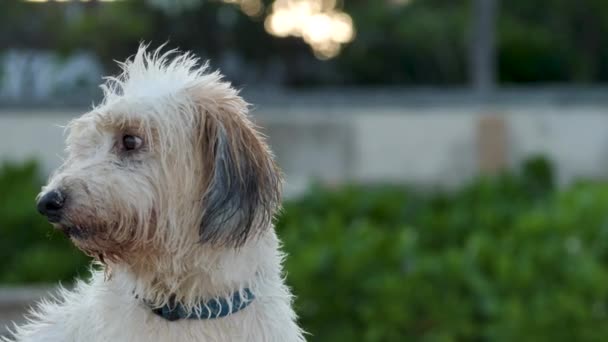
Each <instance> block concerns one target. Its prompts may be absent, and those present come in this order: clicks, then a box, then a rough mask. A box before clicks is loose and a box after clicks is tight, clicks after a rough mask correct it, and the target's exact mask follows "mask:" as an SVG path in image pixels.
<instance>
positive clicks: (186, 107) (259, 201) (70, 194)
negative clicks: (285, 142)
mask: <svg viewBox="0 0 608 342" xmlns="http://www.w3.org/2000/svg"><path fill="white" fill-rule="evenodd" d="M121 66H122V68H123V73H122V74H121V75H120V76H118V77H109V78H108V79H107V80H106V82H105V84H104V85H103V86H102V88H103V91H104V95H105V98H104V100H103V102H102V103H101V104H100V105H99V106H97V107H95V108H94V109H93V110H91V111H90V112H89V113H86V114H84V115H83V116H81V117H79V118H77V119H75V120H73V121H72V122H71V123H70V124H69V125H68V130H69V135H68V138H67V146H68V147H67V152H68V153H67V155H68V157H67V159H66V161H65V163H64V164H63V165H62V166H61V167H60V168H59V170H58V171H57V172H56V173H55V174H54V175H53V176H52V177H51V179H50V181H49V183H48V185H46V186H45V187H44V188H43V191H42V193H41V197H42V196H44V195H46V194H48V193H49V192H52V191H59V192H61V194H62V196H63V197H64V198H62V200H63V201H64V204H63V206H62V208H61V215H60V217H55V218H54V219H53V220H51V221H53V225H54V226H55V227H56V228H57V229H60V230H62V231H63V232H64V233H66V235H68V236H69V237H70V239H71V240H72V241H73V243H74V244H75V245H76V246H77V247H78V248H80V249H81V250H82V251H84V252H85V253H87V254H88V255H90V256H92V257H94V258H95V259H96V260H98V263H99V264H101V265H102V269H101V270H98V271H93V275H92V278H91V280H90V281H87V282H79V283H77V285H76V286H75V288H74V289H73V290H72V291H67V290H62V291H61V293H60V295H59V296H57V298H54V299H53V300H50V301H45V302H43V303H41V304H40V305H39V306H38V307H37V308H36V309H35V310H34V311H33V312H32V313H31V315H30V317H29V322H28V323H27V324H25V325H23V326H20V327H14V329H13V330H14V332H13V337H12V339H11V340H16V341H79V342H84V341H87V342H94V341H112V342H117V341H131V342H137V341H277V342H289V341H304V338H303V334H302V331H301V330H300V328H299V327H298V325H297V323H296V315H295V313H294V311H293V310H292V308H291V302H292V295H291V293H290V291H289V289H288V288H287V287H286V286H285V284H284V281H283V278H282V271H281V262H282V259H283V254H282V253H281V252H280V250H279V247H280V243H279V241H278V239H277V236H276V235H275V232H274V228H273V225H272V218H273V216H274V214H275V213H276V211H277V210H278V207H279V204H280V199H281V182H282V180H281V174H280V172H279V170H278V168H277V167H276V165H275V163H274V161H273V156H272V154H271V152H270V151H269V150H268V147H267V145H266V143H265V142H264V140H263V139H262V137H261V136H260V134H259V133H258V132H257V131H256V130H255V128H254V126H253V124H252V123H251V122H250V120H249V119H248V104H247V103H246V102H244V101H243V99H241V97H239V95H238V92H237V91H236V90H234V89H233V88H232V87H231V86H230V84H229V83H226V82H224V81H222V77H221V75H220V74H219V73H217V72H213V73H210V72H207V70H206V69H207V67H206V65H204V66H200V65H199V64H198V60H197V59H196V58H194V57H193V56H192V55H190V54H187V53H186V54H180V53H176V52H175V51H170V52H167V53H164V54H162V53H160V52H159V50H156V51H155V52H152V53H149V52H147V51H146V48H145V47H140V49H139V50H138V52H137V54H136V55H135V56H134V57H133V58H132V59H131V60H129V61H127V62H125V63H122V64H121ZM245 289H249V290H250V291H251V292H252V293H253V294H254V295H255V299H254V300H253V302H252V303H251V304H250V305H249V306H247V307H246V308H244V309H242V310H240V311H238V312H235V313H232V314H231V315H229V316H227V317H223V318H215V319H201V320H199V319H191V320H188V319H182V320H178V321H174V322H170V321H168V320H165V319H163V318H161V317H159V316H157V315H155V314H154V313H153V312H152V310H151V308H150V306H153V307H160V306H163V305H165V304H167V303H168V302H170V301H171V300H173V299H172V298H174V299H175V300H177V301H178V302H180V303H181V304H182V305H183V306H184V307H186V308H188V309H193V310H197V309H200V305H201V304H200V303H201V302H204V301H206V300H211V299H213V298H218V297H224V298H226V300H227V301H230V298H232V294H233V293H235V291H237V292H238V291H241V293H243V292H244V291H245ZM144 300H145V302H144ZM7 341H8V340H7Z"/></svg>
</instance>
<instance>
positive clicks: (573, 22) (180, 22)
mask: <svg viewBox="0 0 608 342" xmlns="http://www.w3.org/2000/svg"><path fill="white" fill-rule="evenodd" d="M231 1H232V0H231ZM235 1H236V0H235ZM235 1H232V2H234V4H227V3H224V2H222V1H219V0H217V1H211V0H209V1H205V0H180V1H179V2H175V1H169V0H130V1H121V2H114V3H106V2H104V3H101V2H99V1H89V2H80V1H78V2H76V1H73V2H61V3H59V2H49V3H44V4H32V3H25V2H21V1H9V2H6V3H3V4H2V11H0V47H1V49H3V50H4V49H42V50H49V49H59V50H60V51H61V52H62V53H72V52H73V51H76V50H82V49H85V50H92V51H94V52H95V53H96V54H97V55H99V56H100V59H101V60H102V61H103V62H104V64H105V65H107V66H110V65H113V62H112V61H113V60H120V59H124V58H125V57H126V56H128V55H130V54H132V53H133V51H134V49H135V47H136V46H137V45H138V44H139V42H140V41H142V40H143V41H151V42H153V43H154V44H155V45H158V44H161V43H163V42H165V41H169V42H170V46H172V47H174V46H179V47H180V48H182V49H184V50H193V51H195V52H197V53H198V54H200V55H202V56H203V57H204V58H212V62H213V65H215V66H222V68H223V69H230V68H226V65H227V64H230V65H236V66H238V67H236V68H233V69H234V70H235V71H234V73H233V75H230V77H231V78H233V79H236V80H237V81H238V80H239V79H240V81H241V82H247V83H256V84H259V83H264V82H267V83H273V84H276V83H282V84H284V85H288V86H310V85H327V84H329V85H343V84H357V85H376V84H383V85H387V84H388V85H391V84H395V85H397V84H399V85H403V84H415V85H424V84H435V85H444V86H445V85H448V86H449V85H464V84H466V83H467V82H468V80H470V79H471V75H473V73H474V71H475V70H478V71H477V72H475V75H482V72H481V71H480V70H486V72H484V73H483V74H485V75H487V76H484V77H483V79H486V78H487V79H492V76H491V74H492V73H491V71H489V70H492V66H491V61H492V60H493V58H492V57H491V56H492V54H493V53H492V49H491V46H492V45H493V44H492V42H491V41H487V44H483V45H484V46H487V47H490V48H489V49H483V50H482V49H480V50H479V51H482V52H483V51H485V52H483V53H482V52H479V51H478V53H479V55H480V56H481V55H482V54H483V55H484V56H486V57H485V58H484V59H483V60H485V61H486V62H474V63H470V62H469V58H470V56H471V51H472V50H475V51H477V49H472V47H471V44H470V41H471V40H470V38H471V37H474V36H472V35H471V32H470V29H471V23H472V20H471V19H472V13H474V9H475V8H477V7H479V6H477V7H474V6H473V5H474V4H478V5H479V4H482V5H484V4H489V5H490V6H489V7H488V9H489V11H488V13H489V14H490V16H489V17H488V16H477V17H478V18H480V20H479V21H478V22H479V23H482V21H483V20H481V18H485V17H487V18H488V19H490V20H489V21H483V22H485V23H486V24H484V25H483V26H488V27H493V26H494V25H493V24H491V22H492V20H491V17H492V12H493V11H492V6H491V4H492V2H488V1H497V0H483V1H482V0H475V1H477V2H474V1H472V0H424V1H422V0H382V1H373V2H372V1H369V0H348V1H344V2H343V5H344V6H343V7H344V11H345V12H347V13H348V14H349V15H350V16H351V17H352V18H353V21H354V25H355V27H356V37H355V40H354V41H353V42H352V43H350V44H347V45H346V46H345V47H344V49H343V50H342V52H341V54H340V55H338V56H337V57H336V58H334V59H331V60H329V61H319V60H317V59H316V58H315V57H314V55H313V54H312V53H311V50H310V48H309V47H308V46H307V45H306V44H305V43H303V42H302V40H301V39H299V38H293V37H292V38H277V37H273V36H271V35H269V34H268V33H267V32H266V31H265V30H264V16H265V14H267V13H268V12H267V11H268V9H269V8H270V7H271V5H272V4H273V2H274V0H264V1H263V3H262V5H263V6H262V8H265V9H266V10H267V11H266V12H264V11H260V12H259V13H260V14H259V15H253V16H248V15H246V14H244V12H243V11H242V7H241V6H240V5H238V4H240V2H239V3H238V4H236V2H235ZM479 8H481V7H479ZM488 23H489V24H488ZM480 27H481V26H480ZM477 31H478V32H479V33H480V34H481V35H482V36H485V37H486V39H474V41H476V42H478V43H479V42H483V41H486V40H487V38H489V37H491V36H492V35H491V34H490V30H488V29H478V30H477ZM482 38H483V37H482ZM477 46H478V47H479V46H481V45H477ZM495 46H496V51H495V54H496V77H497V78H498V81H499V82H501V83H530V82H579V83H591V82H605V81H608V2H607V1H605V0H584V1H570V0H555V1H553V2H551V4H550V5H548V4H547V2H546V1H543V0H510V1H504V2H502V3H501V6H500V15H498V14H496V44H495ZM481 60H482V59H480V61H481ZM472 65H475V66H478V67H479V69H472V68H470V66H472ZM483 65H485V67H483V68H482V66H483ZM481 79H482V77H481V76H480V78H479V80H478V82H482V81H480V80H481ZM483 82H486V81H483Z"/></svg>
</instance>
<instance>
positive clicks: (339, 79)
mask: <svg viewBox="0 0 608 342" xmlns="http://www.w3.org/2000/svg"><path fill="white" fill-rule="evenodd" d="M142 41H143V42H149V43H151V44H152V46H154V47H156V46H159V45H161V44H162V43H165V42H168V43H167V48H174V47H179V48H180V49H182V50H192V51H194V52H195V53H196V54H198V55H199V56H201V57H202V58H203V59H205V60H207V59H208V60H209V62H210V65H211V67H212V68H214V69H215V68H219V69H221V70H222V72H223V73H224V74H225V75H226V76H227V78H228V79H229V80H231V81H233V82H234V84H235V85H236V86H237V87H239V88H242V89H243V95H244V96H245V97H246V99H247V100H248V101H249V102H251V103H253V104H254V111H253V116H254V120H255V121H256V122H257V123H258V124H260V125H261V126H262V127H263V131H264V133H265V134H267V135H268V136H269V141H270V144H271V145H272V148H273V150H274V151H275V152H276V155H277V159H278V162H279V164H280V165H281V167H282V168H283V169H284V171H285V173H286V178H287V183H286V199H285V203H284V211H283V212H282V214H281V215H280V217H278V218H277V229H278V232H279V235H280V236H281V238H282V239H283V241H284V249H285V251H286V252H287V253H288V254H289V258H288V259H287V261H286V271H287V275H288V277H287V279H288V282H289V284H290V286H292V287H293V289H294V292H295V293H296V294H297V299H296V302H295V304H296V310H297V312H298V314H299V316H300V320H301V324H302V326H303V327H304V329H305V330H307V331H308V332H310V333H311V336H310V337H309V338H310V340H311V341H606V340H608V180H607V179H608V178H607V177H606V176H607V175H608V88H607V87H606V81H608V2H607V1H605V0H579V1H572V0H553V1H547V0H509V1H499V0H374V1H372V0H222V1H220V0H215V1H213V0H147V1H144V0H122V1H120V0H119V1H110V0H105V1H101V0H86V1H85V0H79V1H76V0H73V1H68V0H62V1H59V0H56V1H47V0H31V1H18V0H2V3H1V4H0V165H2V166H0V336H2V334H3V333H5V330H4V328H3V327H4V325H5V324H8V323H9V322H10V321H11V320H13V319H16V320H19V319H20V317H21V315H22V313H23V312H24V308H26V307H27V306H28V305H31V303H32V301H34V300H36V299H38V298H40V296H44V295H45V294H47V293H48V291H49V290H50V289H52V288H53V286H55V285H56V284H57V283H58V282H59V281H61V282H63V283H64V284H65V285H66V286H68V287H69V286H70V283H71V281H72V279H73V278H74V277H75V276H80V277H85V278H86V277H87V266H86V265H87V263H88V260H87V259H86V258H85V257H84V256H82V255H81V253H79V252H78V251H76V250H74V248H73V247H72V246H71V245H70V243H69V242H68V241H66V240H65V238H63V236H61V235H59V234H56V233H54V232H53V231H52V229H51V227H50V226H49V225H48V224H47V223H46V222H45V220H44V219H43V218H42V217H40V216H39V215H37V213H36V212H35V208H34V198H35V196H36V194H37V193H38V191H39V189H40V186H41V185H42V184H43V183H44V180H45V179H46V177H47V176H48V174H49V172H51V170H53V169H54V168H55V167H57V166H58V165H59V163H60V161H61V156H62V154H63V131H62V128H61V127H60V126H61V125H63V124H65V123H66V122H67V121H68V120H70V119H71V118H74V117H75V116H78V115H79V114H81V113H83V112H85V111H87V110H88V109H89V108H91V104H92V103H97V102H99V100H100V96H101V91H100V89H99V88H98V85H99V83H100V82H101V81H102V76H103V75H109V74H112V73H115V72H116V71H117V70H118V68H117V65H116V63H115V62H114V61H115V60H119V61H121V60H124V59H125V58H127V57H128V56H130V55H132V54H133V53H134V52H135V51H136V49H137V46H138V45H139V43H140V42H142Z"/></svg>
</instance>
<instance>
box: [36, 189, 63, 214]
mask: <svg viewBox="0 0 608 342" xmlns="http://www.w3.org/2000/svg"><path fill="white" fill-rule="evenodd" d="M64 204H65V195H64V194H63V193H62V192H61V191H59V190H51V191H49V192H47V193H46V194H44V196H42V197H40V199H39V200H38V203H37V205H36V208H37V209H38V211H39V212H40V213H41V214H42V215H44V216H46V217H47V218H48V220H49V221H51V222H59V220H61V210H62V209H63V205H64Z"/></svg>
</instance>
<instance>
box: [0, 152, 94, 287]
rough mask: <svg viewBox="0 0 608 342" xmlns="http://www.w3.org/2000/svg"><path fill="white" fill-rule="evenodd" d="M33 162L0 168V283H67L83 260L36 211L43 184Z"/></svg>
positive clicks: (84, 268)
mask: <svg viewBox="0 0 608 342" xmlns="http://www.w3.org/2000/svg"><path fill="white" fill-rule="evenodd" d="M38 172H39V170H38V167H37V165H36V163H34V162H29V163H26V164H24V165H15V164H4V165H3V166H1V167H0V189H1V190H0V260H1V261H0V284H1V283H4V284H15V283H40V282H49V281H58V280H61V281H69V280H71V279H72V278H73V277H74V276H75V275H76V274H77V273H79V272H82V271H86V267H87V266H86V265H87V263H88V262H87V258H86V257H84V256H83V254H82V253H80V252H79V251H78V250H76V248H74V247H73V246H72V244H71V243H70V242H69V241H68V240H67V239H65V238H64V237H63V235H62V234H61V233H58V232H56V231H54V230H53V229H52V227H51V226H50V225H49V224H48V223H47V221H46V220H45V219H44V218H43V217H42V216H41V215H40V214H38V213H37V212H36V204H35V198H36V195H37V194H38V192H39V191H40V188H41V186H42V184H43V182H42V180H41V177H40V176H39V173H38Z"/></svg>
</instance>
